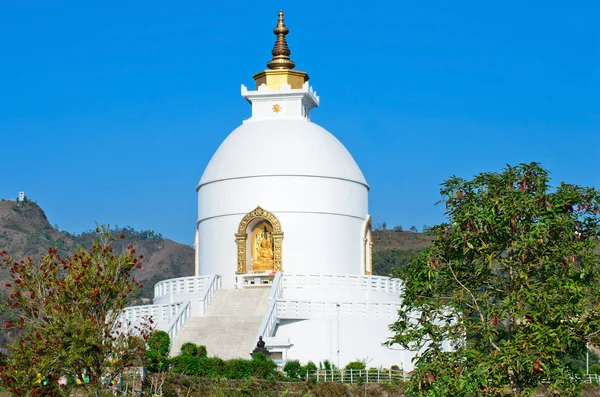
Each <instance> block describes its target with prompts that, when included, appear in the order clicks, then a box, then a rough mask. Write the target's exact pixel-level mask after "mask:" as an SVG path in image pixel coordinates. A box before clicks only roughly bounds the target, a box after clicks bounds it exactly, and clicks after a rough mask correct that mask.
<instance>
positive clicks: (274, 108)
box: [273, 103, 281, 113]
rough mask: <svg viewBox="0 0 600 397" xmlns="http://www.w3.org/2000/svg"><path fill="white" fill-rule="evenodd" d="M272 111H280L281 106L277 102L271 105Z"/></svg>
mask: <svg viewBox="0 0 600 397" xmlns="http://www.w3.org/2000/svg"><path fill="white" fill-rule="evenodd" d="M273 112H275V113H279V112H281V106H280V105H279V104H278V103H276V104H275V105H273Z"/></svg>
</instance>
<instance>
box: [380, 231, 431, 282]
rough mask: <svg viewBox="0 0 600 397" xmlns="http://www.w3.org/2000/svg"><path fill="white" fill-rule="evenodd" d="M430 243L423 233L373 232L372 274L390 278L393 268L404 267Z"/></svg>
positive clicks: (428, 237) (429, 237)
mask: <svg viewBox="0 0 600 397" xmlns="http://www.w3.org/2000/svg"><path fill="white" fill-rule="evenodd" d="M432 241H433V237H432V236H429V235H427V234H425V233H416V232H408V231H407V232H405V231H395V230H382V229H375V230H373V274H374V275H378V276H390V275H391V274H392V273H393V270H394V268H397V267H401V266H404V265H405V264H406V263H407V262H408V261H409V260H410V259H411V258H412V257H413V256H415V255H416V254H417V253H418V252H419V251H421V250H422V249H424V248H427V247H428V246H429V245H430V244H431V242H432Z"/></svg>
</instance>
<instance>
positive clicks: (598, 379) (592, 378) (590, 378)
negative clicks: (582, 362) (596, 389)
mask: <svg viewBox="0 0 600 397" xmlns="http://www.w3.org/2000/svg"><path fill="white" fill-rule="evenodd" d="M583 383H591V384H593V385H598V384H600V376H598V375H596V374H587V375H585V377H584V378H583Z"/></svg>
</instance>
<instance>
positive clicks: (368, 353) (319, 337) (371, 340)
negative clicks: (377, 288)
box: [275, 317, 414, 371]
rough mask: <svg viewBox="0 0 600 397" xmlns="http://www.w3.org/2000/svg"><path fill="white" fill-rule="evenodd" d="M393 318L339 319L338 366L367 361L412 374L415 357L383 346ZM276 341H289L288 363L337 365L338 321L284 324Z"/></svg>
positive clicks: (277, 333) (334, 319) (296, 321)
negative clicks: (401, 369)
mask: <svg viewBox="0 0 600 397" xmlns="http://www.w3.org/2000/svg"><path fill="white" fill-rule="evenodd" d="M394 320H395V318H369V319H356V318H343V317H342V318H340V327H339V348H340V360H339V364H340V365H341V367H344V366H345V365H346V364H347V363H348V362H350V361H355V360H357V359H358V360H367V361H369V363H368V366H369V367H379V366H382V367H384V368H389V367H390V366H392V365H394V364H395V365H398V366H399V367H401V368H403V369H405V370H407V371H411V370H412V369H413V366H412V363H411V359H412V357H413V356H414V354H413V353H412V352H410V351H406V350H403V349H400V347H398V346H395V347H394V348H393V350H392V349H389V348H387V347H386V346H382V345H381V343H382V342H385V341H386V340H387V339H388V338H389V337H391V336H392V333H391V332H390V331H389V328H388V326H389V324H391V323H393V322H394ZM275 336H276V337H277V338H289V340H290V343H291V344H292V347H291V348H290V350H289V352H288V356H287V357H288V360H300V361H301V362H302V363H306V362H307V361H309V360H312V361H314V362H315V363H316V364H317V365H318V363H319V361H323V360H324V359H328V360H329V361H331V362H332V363H334V364H336V365H337V364H338V359H337V347H338V328H337V319H336V317H332V318H329V319H316V320H283V321H282V322H281V323H280V324H279V326H278V328H277V331H276V334H275Z"/></svg>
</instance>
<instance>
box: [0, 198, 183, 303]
mask: <svg viewBox="0 0 600 397" xmlns="http://www.w3.org/2000/svg"><path fill="white" fill-rule="evenodd" d="M115 233H119V234H120V233H123V234H124V235H125V238H124V239H123V240H119V241H118V242H117V243H116V244H115V248H116V250H117V252H119V251H120V250H124V249H125V248H126V247H127V246H128V245H133V246H135V247H136V250H137V252H138V253H140V254H143V255H144V258H145V259H144V268H143V269H142V270H140V271H139V273H138V274H137V276H136V278H137V279H138V280H139V281H140V282H141V283H142V284H143V285H144V289H143V290H142V291H141V293H140V295H139V296H140V297H146V298H152V297H153V288H154V284H155V283H156V282H157V281H160V280H164V279H166V278H173V277H183V276H191V275H193V274H194V250H193V248H192V247H190V246H188V245H183V244H179V243H176V242H174V241H171V240H168V239H165V238H163V237H162V236H161V235H160V234H156V233H155V232H153V231H136V230H133V229H131V228H122V229H119V230H115ZM95 237H96V236H95V233H94V232H86V233H82V234H79V235H74V234H70V233H68V232H61V231H58V230H56V228H54V227H53V226H52V225H51V224H50V222H49V221H48V218H47V217H46V214H44V211H43V210H42V209H41V208H40V207H39V206H38V205H37V204H36V203H35V202H32V201H29V202H27V203H18V204H17V202H16V201H13V200H3V201H0V251H7V252H8V253H9V254H10V255H12V256H13V257H14V258H22V257H26V256H33V257H40V256H41V255H43V254H44V253H45V252H46V251H47V250H48V248H50V247H55V248H57V249H58V251H59V253H60V254H61V255H63V256H65V255H68V254H71V253H73V252H75V251H76V250H77V249H78V248H80V247H84V248H87V247H89V246H91V244H92V242H93V240H94V238H95ZM7 279H8V275H7V273H6V271H5V270H4V269H0V281H2V282H1V283H0V289H1V288H4V287H3V286H4V284H5V282H4V280H7Z"/></svg>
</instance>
